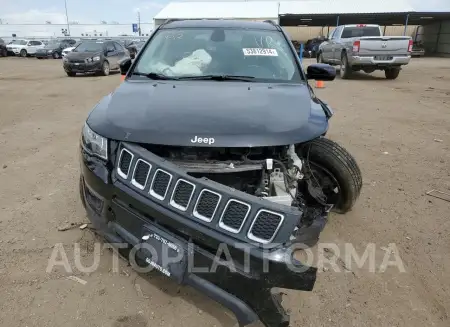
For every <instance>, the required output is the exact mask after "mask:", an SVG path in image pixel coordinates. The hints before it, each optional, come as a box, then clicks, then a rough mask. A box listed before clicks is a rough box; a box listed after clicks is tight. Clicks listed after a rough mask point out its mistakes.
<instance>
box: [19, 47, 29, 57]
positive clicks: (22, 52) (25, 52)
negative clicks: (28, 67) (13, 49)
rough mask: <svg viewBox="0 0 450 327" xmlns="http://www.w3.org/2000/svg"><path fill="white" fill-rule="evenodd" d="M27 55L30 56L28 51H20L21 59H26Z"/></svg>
mask: <svg viewBox="0 0 450 327" xmlns="http://www.w3.org/2000/svg"><path fill="white" fill-rule="evenodd" d="M27 55H28V53H27V50H25V49H22V50H20V56H21V57H23V58H25V57H26V56H27Z"/></svg>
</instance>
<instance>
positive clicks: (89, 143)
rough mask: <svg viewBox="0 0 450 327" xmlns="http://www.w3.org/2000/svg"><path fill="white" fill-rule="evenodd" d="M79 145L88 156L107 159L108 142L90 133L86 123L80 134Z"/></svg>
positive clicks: (92, 132)
mask: <svg viewBox="0 0 450 327" xmlns="http://www.w3.org/2000/svg"><path fill="white" fill-rule="evenodd" d="M81 144H82V146H83V148H84V149H85V150H86V151H87V152H89V153H90V154H92V155H95V156H97V157H99V158H102V159H105V160H107V159H108V140H107V139H106V138H104V137H103V136H100V135H98V134H97V133H95V132H94V131H92V130H91V129H90V128H89V126H88V125H87V124H86V123H85V124H84V127H83V131H82V132H81Z"/></svg>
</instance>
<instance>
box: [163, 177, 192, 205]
mask: <svg viewBox="0 0 450 327" xmlns="http://www.w3.org/2000/svg"><path fill="white" fill-rule="evenodd" d="M194 191H195V185H194V184H193V183H191V182H188V181H187V180H185V179H182V178H180V179H179V180H178V181H177V183H176V184H175V187H174V188H173V192H172V196H171V198H170V202H169V204H170V205H171V206H172V207H174V208H177V209H179V210H181V211H186V209H187V208H188V207H189V204H190V203H191V200H192V196H193V195H194Z"/></svg>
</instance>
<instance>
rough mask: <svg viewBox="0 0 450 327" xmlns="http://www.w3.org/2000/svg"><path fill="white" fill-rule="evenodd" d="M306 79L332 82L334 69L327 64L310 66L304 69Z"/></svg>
mask: <svg viewBox="0 0 450 327" xmlns="http://www.w3.org/2000/svg"><path fill="white" fill-rule="evenodd" d="M306 77H307V78H308V79H314V80H316V81H332V80H334V78H335V77H336V68H334V67H333V66H330V65H327V64H312V65H309V66H308V68H307V69H306Z"/></svg>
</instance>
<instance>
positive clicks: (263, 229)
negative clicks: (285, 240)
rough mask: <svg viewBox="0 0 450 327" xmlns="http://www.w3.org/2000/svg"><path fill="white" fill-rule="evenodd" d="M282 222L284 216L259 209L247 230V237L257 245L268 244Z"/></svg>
mask: <svg viewBox="0 0 450 327" xmlns="http://www.w3.org/2000/svg"><path fill="white" fill-rule="evenodd" d="M283 220H284V216H283V215H282V214H279V213H276V212H273V211H270V210H265V209H261V210H259V211H258V213H257V214H256V216H255V219H254V220H253V222H252V225H251V226H250V228H249V230H248V233H247V237H248V238H249V239H251V240H253V241H256V242H259V243H264V244H267V243H270V242H271V241H272V240H273V239H274V238H275V236H276V235H277V232H278V230H279V229H280V227H281V224H282V223H283Z"/></svg>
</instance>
